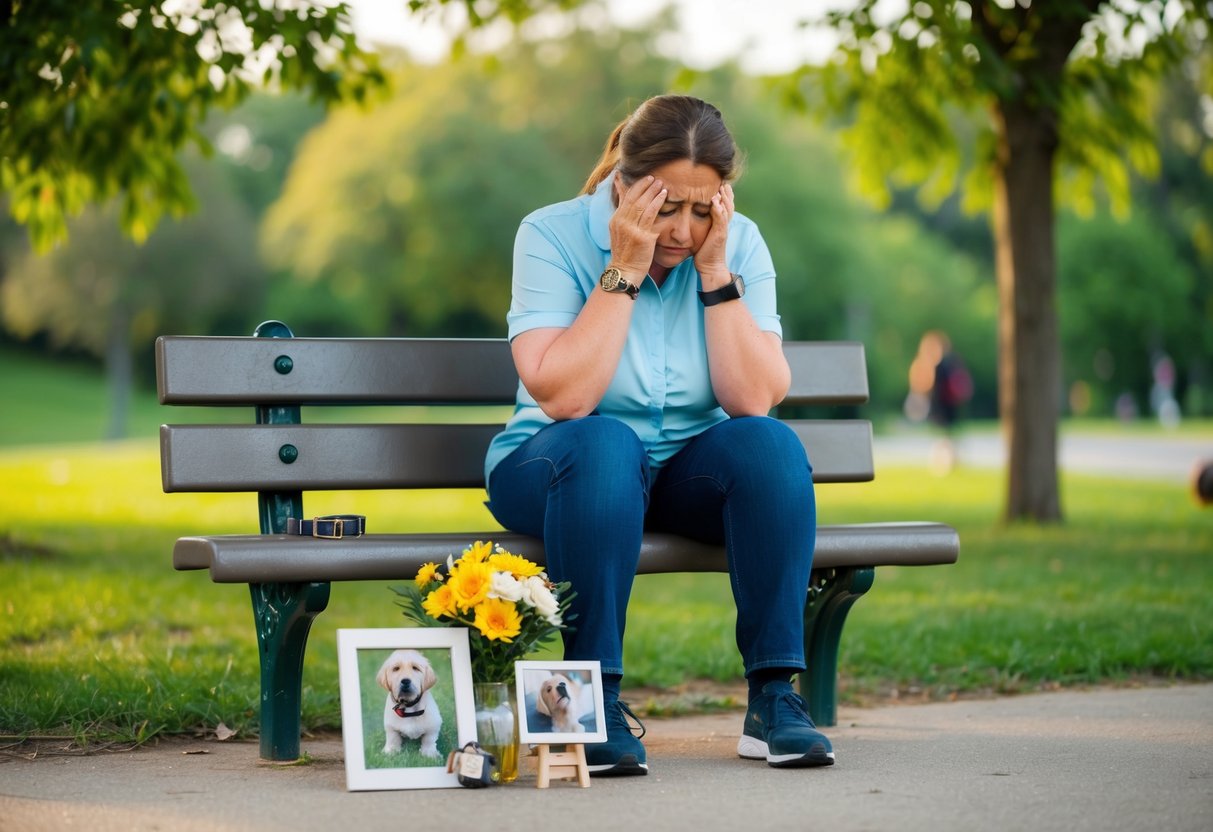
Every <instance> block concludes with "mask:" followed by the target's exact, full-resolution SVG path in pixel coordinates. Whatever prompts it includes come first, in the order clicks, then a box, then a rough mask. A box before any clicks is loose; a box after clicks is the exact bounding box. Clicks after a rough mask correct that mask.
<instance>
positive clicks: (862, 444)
mask: <svg viewBox="0 0 1213 832" xmlns="http://www.w3.org/2000/svg"><path fill="white" fill-rule="evenodd" d="M287 339H289V340H287ZM784 351H785V354H786V355H787V357H788V361H789V363H790V365H791V367H792V378H793V381H792V388H791V391H790V393H789V395H788V397H787V399H786V401H785V404H788V405H823V404H860V403H862V402H864V401H866V400H867V396H868V387H867V372H866V365H865V359H864V351H863V345H862V344H858V343H844V342H796V343H787V344H785V345H784ZM156 369H157V381H158V386H159V392H160V401H161V403H162V404H166V405H202V406H220V407H228V406H244V407H249V406H251V407H253V408H255V410H256V422H257V423H256V424H253V425H230V424H225V425H164V426H162V427H161V429H160V443H161V473H162V479H163V485H164V490H165V491H166V492H232V491H253V492H257V493H258V507H259V512H260V527H261V531H262V533H261V534H255V535H250V534H246V535H211V536H191V537H183V538H181V539H180V540H178V541H177V543H176V545H175V546H174V549H173V565H174V566H175V568H177V569H180V570H194V569H207V570H209V571H210V574H211V578H212V580H214V581H216V582H219V583H247V584H248V585H249V587H250V591H251V594H252V598H253V611H254V617H255V621H256V626H257V635H258V640H259V642H260V645H261V700H262V707H261V754H262V756H263V757H265V758H267V759H274V760H288V759H294V758H296V757H297V756H298V754H299V735H300V696H301V689H302V665H303V653H304V649H305V646H306V642H307V633H308V629H309V628H310V626H311V621H312V619H313V618H314V617H315V616H316V615H317V614H318V613H319V612H321V611H322V610H323V609H324V607H325V606H326V605H327V603H328V595H329V586H330V584H331V582H333V581H347V580H400V579H405V578H408V577H411V576H412V575H413V574H415V572H416V570H417V569H418V568H419V567H420V566H421V564H423V563H425V562H427V561H434V560H441V559H445V558H446V556H447V555H449V554H452V553H456V554H457V553H458V552H459V551H461V550H462V549H463V548H464V547H465V546H466V545H467V544H468V543H469V542H470V541H472V540H476V539H492V540H494V541H496V542H500V543H501V544H502V545H503V546H506V547H507V548H510V549H511V550H513V551H518V552H521V553H524V554H525V555H526V556H527V557H529V558H531V559H533V560H535V561H537V562H539V563H543V562H544V553H543V544H542V541H540V540H537V539H535V538H530V537H526V536H523V535H518V534H512V533H507V532H502V531H500V530H479V531H477V530H467V531H463V530H459V531H454V532H450V533H439V534H434V533H425V534H419V533H408V531H407V530H403V529H402V530H388V533H384V532H375V533H372V534H369V535H365V536H363V537H361V538H356V539H351V538H346V539H343V540H337V541H333V540H314V539H311V538H302V537H297V536H288V535H286V534H284V533H283V532H285V529H286V521H287V518H289V517H307V516H309V515H306V514H305V513H304V511H303V492H305V491H313V490H360V489H410V488H483V487H484V475H483V467H484V453H485V450H486V448H487V446H488V443H489V440H490V439H491V438H492V437H493V435H494V434H496V432H497V431H498V430H500V427H501V425H500V424H497V423H494V424H478V423H458V424H451V423H448V422H449V420H443V423H441V424H398V423H391V424H347V423H342V424H306V425H304V424H300V421H301V420H300V407H301V406H302V405H347V404H357V405H389V406H390V405H469V404H501V405H509V404H513V402H514V395H515V392H516V389H517V384H518V376H517V374H516V373H515V370H514V365H513V362H512V360H511V357H510V351H509V347H508V344H507V343H506V342H505V341H504V340H500V339H417V338H293V337H291V333H290V330H289V329H288V328H287V327H286V326H285V325H283V324H281V323H278V322H267V323H266V324H262V325H261V327H259V328H258V332H257V335H255V336H253V337H247V338H216V337H188V336H181V337H162V338H159V339H158V340H157V342H156ZM787 421H788V424H790V425H791V426H792V428H793V429H794V430H795V431H796V432H797V434H798V435H799V436H800V438H801V441H802V442H803V443H804V445H805V448H806V449H807V450H808V452H809V456H810V459H811V460H812V462H813V479H814V481H815V482H817V483H831V482H866V481H870V480H871V479H873V477H874V474H875V472H874V467H873V464H872V429H871V425H870V423H868V422H867V421H865V420H861V419H852V420H787ZM368 523H369V524H370V525H371V527H372V529H373V530H374V529H375V520H374V518H369V520H368ZM958 554H959V540H958V536H957V534H956V531H955V530H954V529H952V528H951V527H949V526H946V525H943V524H940V523H928V522H902V523H867V524H853V525H822V526H820V527H819V529H818V538H817V550H816V553H815V555H814V560H813V577H812V580H811V583H810V586H809V587H807V588H806V589H807V591H808V594H809V604H808V609H807V611H806V614H805V649H806V657H807V659H808V664H809V671H808V672H807V673H805V674H802V679H801V689H802V692H803V693H804V694H805V696H806V698H807V699H808V701H809V707H810V711H811V712H812V715H813V718H814V719H815V720H816V721H817V722H818V724H820V725H833V724H834V722H835V719H836V690H835V688H836V679H837V661H838V645H839V640H840V638H841V634H842V627H843V624H844V622H845V619H846V615H847V612H848V611H849V609H850V607H851V605H852V604H853V603H854V601H855V600H856V599H857V598H858V597H859V596H860V595H862V594H863V593H864V592H866V591H867V589H868V588H869V587H870V586H871V584H872V580H873V577H874V570H875V567H877V566H892V565H897V566H923V565H932V564H946V563H953V562H955V561H956V559H957V556H958ZM637 571H638V572H639V573H646V574H648V573H660V572H727V571H728V567H727V564H726V561H725V554H724V550H723V549H722V548H721V547H716V546H708V545H704V544H701V543H697V542H694V541H691V540H688V539H686V538H681V537H677V536H675V535H668V534H648V535H646V536H645V540H644V544H643V548H642V550H641V556H640V564H639V567H638V570H637Z"/></svg>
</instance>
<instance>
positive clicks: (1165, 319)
mask: <svg viewBox="0 0 1213 832" xmlns="http://www.w3.org/2000/svg"><path fill="white" fill-rule="evenodd" d="M1058 237H1059V240H1058V255H1059V256H1058V261H1059V278H1060V279H1059V286H1058V309H1059V314H1060V318H1061V330H1062V345H1063V354H1064V356H1065V364H1066V378H1067V380H1068V381H1069V382H1081V383H1083V384H1085V385H1087V386H1088V387H1089V389H1090V391H1091V393H1092V395H1093V402H1092V406H1093V407H1094V408H1095V410H1094V412H1096V413H1110V412H1111V409H1112V407H1111V405H1112V401H1113V400H1114V399H1115V398H1116V396H1118V395H1119V394H1121V393H1124V392H1129V393H1132V394H1133V395H1134V396H1135V398H1136V400H1137V401H1138V402H1139V403H1142V404H1144V403H1145V402H1147V401H1149V386H1150V383H1151V378H1152V367H1153V362H1154V360H1155V359H1156V358H1157V357H1158V354H1159V353H1162V352H1166V353H1169V354H1170V355H1171V356H1173V357H1174V358H1175V359H1176V360H1177V361H1178V362H1181V363H1182V365H1185V366H1190V365H1192V364H1193V363H1194V359H1195V361H1196V362H1199V356H1200V354H1201V351H1202V346H1204V345H1202V344H1201V340H1202V337H1203V331H1204V330H1205V329H1207V328H1208V321H1209V318H1207V317H1205V318H1203V320H1202V316H1201V315H1200V314H1199V311H1198V310H1192V309H1191V307H1190V306H1189V298H1190V297H1191V296H1192V293H1193V292H1194V290H1195V280H1194V276H1193V274H1192V272H1191V270H1190V269H1189V268H1188V266H1187V264H1185V263H1184V262H1183V261H1182V260H1180V258H1179V257H1178V256H1177V253H1176V251H1175V248H1174V246H1173V243H1172V240H1171V239H1169V238H1168V237H1167V235H1165V234H1164V233H1162V231H1161V230H1160V229H1159V228H1158V227H1157V226H1155V225H1154V223H1152V222H1151V221H1150V220H1149V219H1148V218H1139V219H1138V220H1137V221H1136V222H1133V223H1126V222H1122V221H1118V220H1116V219H1114V218H1112V217H1109V216H1108V215H1106V214H1099V215H1096V216H1095V217H1094V218H1093V219H1091V220H1089V221H1086V222H1080V221H1077V220H1076V219H1074V218H1072V217H1067V218H1064V219H1063V221H1062V223H1061V228H1060V231H1059V235H1058ZM1194 311H1195V312H1196V313H1197V314H1193V312H1194ZM1204 353H1205V356H1208V355H1209V353H1208V351H1207V347H1205V349H1204Z"/></svg>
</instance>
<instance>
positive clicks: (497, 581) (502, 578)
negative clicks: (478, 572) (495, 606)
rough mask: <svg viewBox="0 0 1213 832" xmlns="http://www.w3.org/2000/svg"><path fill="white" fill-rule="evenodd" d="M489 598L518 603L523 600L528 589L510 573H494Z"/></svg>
mask: <svg viewBox="0 0 1213 832" xmlns="http://www.w3.org/2000/svg"><path fill="white" fill-rule="evenodd" d="M490 584H491V585H490V588H489V597H490V598H500V599H501V600H502V601H510V602H511V603H517V602H518V601H521V600H522V599H523V596H524V594H525V591H526V587H525V586H524V585H523V583H522V581H520V580H518V579H517V578H515V577H514V576H513V575H511V574H510V573H509V572H494V573H493V577H492V578H491V579H490Z"/></svg>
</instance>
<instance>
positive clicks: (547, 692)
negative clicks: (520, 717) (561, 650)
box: [535, 673, 585, 734]
mask: <svg viewBox="0 0 1213 832" xmlns="http://www.w3.org/2000/svg"><path fill="white" fill-rule="evenodd" d="M581 692H582V685H581V682H580V681H579V680H577V679H571V678H569V677H568V676H565V675H564V674H563V673H553V674H551V675H550V676H548V678H546V679H544V680H543V682H542V683H541V684H540V685H539V694H538V695H537V696H536V697H535V709H536V710H537V711H539V713H541V714H543V715H544V716H547V717H551V719H552V732H553V733H556V734H583V733H585V726H584V725H582V724H581V717H582V716H583V715H584V713H585V709H584V708H583V707H582V701H581V699H582V697H581Z"/></svg>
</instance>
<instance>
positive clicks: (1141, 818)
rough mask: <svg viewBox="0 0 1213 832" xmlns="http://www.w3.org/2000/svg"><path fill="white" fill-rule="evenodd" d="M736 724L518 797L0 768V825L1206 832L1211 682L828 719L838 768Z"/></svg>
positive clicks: (665, 723)
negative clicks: (761, 741)
mask: <svg viewBox="0 0 1213 832" xmlns="http://www.w3.org/2000/svg"><path fill="white" fill-rule="evenodd" d="M740 724H741V715H740V714H736V713H731V714H720V715H712V716H700V717H690V718H680V719H667V720H649V721H648V728H649V735H648V737H647V738H646V745H647V746H648V748H649V754H650V762H651V769H652V771H651V773H650V775H649V776H648V777H643V778H627V779H622V780H601V779H595V780H594V781H593V784H592V786H591V787H590V788H589V789H579V788H577V787H576V786H575V785H573V784H572V783H567V782H561V783H556V784H554V785H553V787H552V788H550V789H548V790H546V791H539V790H537V789H535V788H534V785H535V779H534V770H533V763H532V761H531V760H529V759H528V760H525V761H524V769H523V776H522V777H521V778H520V779H519V780H518V782H517V783H514V784H512V785H509V786H501V787H495V788H491V789H485V790H478V791H470V790H463V789H443V790H432V791H392V792H348V791H346V788H345V771H344V762H343V757H342V749H341V743H340V739H339V738H325V739H320V740H305V742H304V749H305V751H307V752H308V753H309V754H310V755H311V757H312V762H311V764H309V765H305V766H292V767H282V766H272V765H268V764H264V763H261V762H259V761H258V757H257V746H256V745H254V744H249V743H217V742H201V741H199V742H189V741H182V740H172V741H167V742H164V743H161V744H159V745H157V746H155V747H153V748H148V749H141V750H137V751H133V752H123V753H103V754H98V755H94V756H53V755H51V754H49V753H46V752H45V751H44V752H43V753H41V754H39V755H38V757H37V758H36V759H33V760H30V759H25V758H23V757H20V756H15V755H14V754H13V753H12V752H11V751H10V753H9V754H7V755H5V756H3V757H0V830H4V832H38V831H39V830H56V831H57V830H72V829H87V830H89V832H108V830H182V831H183V832H193V831H194V830H208V832H209V831H210V830H250V831H251V830H257V831H258V832H265V831H266V830H284V832H307V831H308V830H343V832H355V830H357V832H367V831H369V830H393V832H422V830H424V832H439V831H440V830H460V832H462V830H470V829H477V830H489V831H491V832H512V830H525V832H548V830H562V831H563V830H570V832H594V831H595V830H667V829H679V830H730V832H735V831H736V830H754V832H757V830H766V829H780V830H801V829H804V830H827V831H828V832H841V830H886V829H887V830H898V831H899V832H913V830H930V832H944V831H945V830H964V831H965V832H971V830H1032V832H1049V830H1067V832H1068V831H1069V830H1093V831H1094V830H1098V831H1099V832H1116V830H1126V832H1127V831H1128V830H1155V829H1159V830H1168V832H1184V831H1185V830H1192V832H1208V830H1210V829H1213V685H1207V684H1206V685H1183V686H1176V687H1147V688H1140V689H1128V690H1097V691H1091V692H1061V693H1045V694H1033V695H1025V696H1019V697H1011V698H1003V699H995V700H984V701H966V702H955V703H942V704H930V705H899V706H887V707H880V708H873V709H855V708H844V709H842V711H841V714H840V724H839V726H837V727H835V728H832V729H830V730H829V732H828V733H829V734H830V736H831V738H832V739H833V741H834V744H835V748H836V751H837V753H838V764H837V765H835V766H833V767H831V768H826V769H800V770H774V769H771V768H769V767H767V766H766V765H765V764H764V763H761V762H753V761H746V760H740V759H738V758H737V757H736V737H737V732H738V731H739V729H740Z"/></svg>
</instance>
